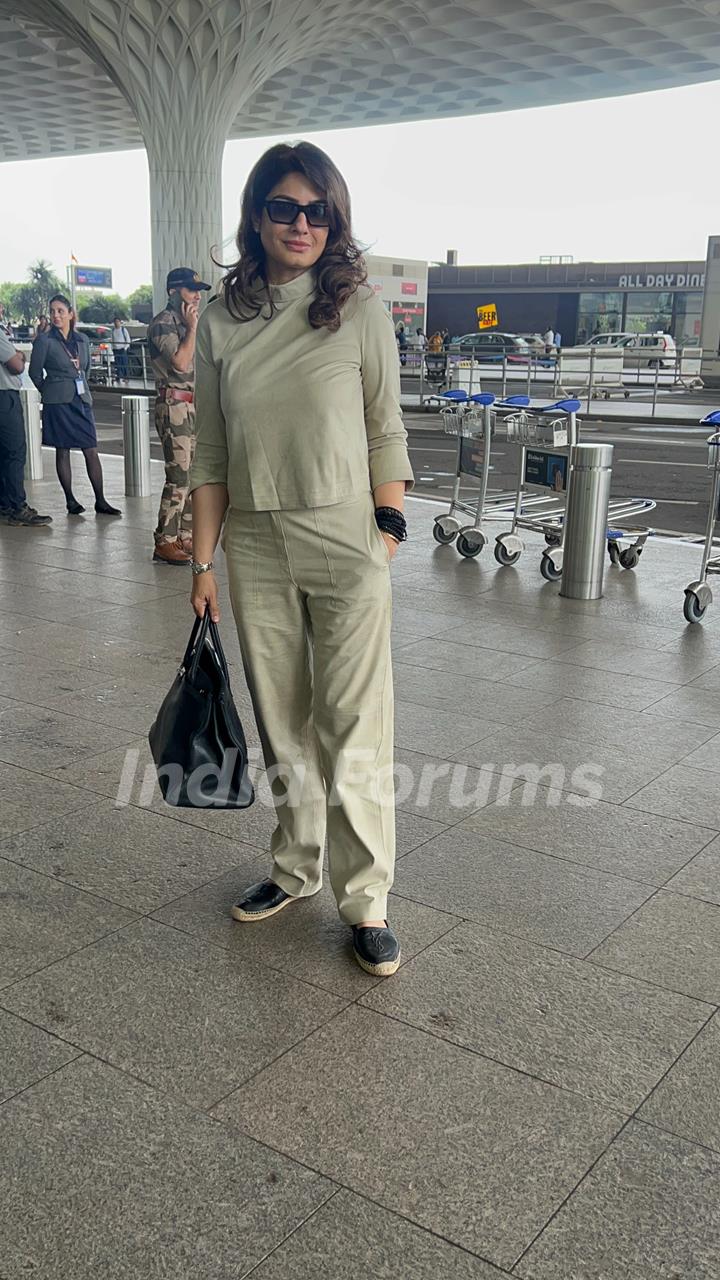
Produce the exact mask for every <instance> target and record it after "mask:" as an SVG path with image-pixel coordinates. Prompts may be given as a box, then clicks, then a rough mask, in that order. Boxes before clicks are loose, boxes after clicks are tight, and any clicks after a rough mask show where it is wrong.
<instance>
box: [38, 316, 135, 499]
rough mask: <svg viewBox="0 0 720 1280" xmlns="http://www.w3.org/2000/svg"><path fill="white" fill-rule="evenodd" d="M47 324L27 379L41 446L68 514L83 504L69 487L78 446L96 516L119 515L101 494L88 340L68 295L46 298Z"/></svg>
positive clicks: (39, 339)
mask: <svg viewBox="0 0 720 1280" xmlns="http://www.w3.org/2000/svg"><path fill="white" fill-rule="evenodd" d="M50 322H51V328H50V329H49V331H48V332H47V333H41V334H39V335H38V337H37V338H36V339H35V341H34V343H33V350H32V355H31V357H30V369H29V373H30V379H31V381H32V382H33V383H34V384H35V386H36V387H37V389H38V391H39V392H40V395H41V396H42V402H43V444H44V445H47V446H49V447H50V448H51V449H54V450H55V467H56V470H57V476H58V480H59V481H60V484H61V486H62V489H63V492H64V494H65V502H66V504H67V510H68V515H70V516H79V515H82V513H83V511H84V510H85V508H84V507H83V506H82V505H81V504H80V503H79V502H78V501H77V498H76V497H75V495H74V493H73V490H72V463H71V461H70V451H71V449H81V450H82V453H83V456H84V458H85V466H86V468H87V473H88V479H89V480H90V483H91V485H92V487H93V490H94V493H95V512H96V515H99V516H119V515H122V512H121V511H119V510H118V508H117V507H111V506H110V503H109V502H108V501H107V499H106V498H105V494H104V492H103V471H102V463H101V462H100V455H99V453H98V448H97V432H96V430H95V418H94V417H93V411H92V396H91V395H90V389H89V387H88V372H89V369H90V343H89V342H88V340H87V337H86V336H85V334H84V333H82V332H81V331H80V330H78V329H76V328H75V312H74V310H73V306H72V303H71V302H70V300H69V298H66V297H65V295H64V294H62V293H56V294H55V296H54V297H53V298H51V299H50Z"/></svg>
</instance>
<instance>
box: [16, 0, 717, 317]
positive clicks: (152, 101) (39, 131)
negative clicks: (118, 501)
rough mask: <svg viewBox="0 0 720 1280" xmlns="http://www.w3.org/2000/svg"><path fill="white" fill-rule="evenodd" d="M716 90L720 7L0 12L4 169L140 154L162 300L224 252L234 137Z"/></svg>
mask: <svg viewBox="0 0 720 1280" xmlns="http://www.w3.org/2000/svg"><path fill="white" fill-rule="evenodd" d="M718 77H720V0H674V2H671V0H396V3H394V4H390V3H388V0H363V3H362V4H360V5H358V4H354V3H352V2H351V0H24V3H23V4H22V6H18V5H17V0H0V156H1V157H2V158H3V159H5V160H20V159H31V158H34V157H45V156H55V155H64V154H68V153H72V154H78V153H82V152H96V151H109V150H121V149H126V148H129V147H139V146H143V145H144V146H145V147H146V149H147V153H148V162H149V168H150V194H151V210H152V224H153V225H152V232H153V262H154V278H155V283H156V290H157V291H158V292H159V294H160V295H162V293H163V290H162V284H161V282H162V279H163V277H164V274H165V271H166V268H167V266H168V265H169V264H171V263H175V262H176V261H180V260H183V261H185V260H187V261H190V262H193V263H196V264H197V265H198V267H200V268H201V269H203V270H206V269H207V266H208V263H209V249H210V246H211V245H212V244H218V243H219V242H220V238H221V229H220V207H221V206H220V176H221V162H222V151H223V147H224V145H225V141H226V140H227V138H239V137H251V136H253V135H255V136H258V135H259V136H264V135H268V134H283V135H285V136H292V137H296V136H297V135H299V134H302V133H305V132H308V131H310V130H317V129H333V128H343V127H349V126H357V125H368V124H380V123H386V122H397V121H403V120H420V119H431V118H432V119H437V118H442V117H450V116H460V115H473V114H477V113H480V112H486V111H506V110H510V109H513V108H518V107H530V106H543V105H548V104H550V103H558V102H569V101H578V100H580V99H588V98H599V97H610V96H614V95H620V94H627V93H637V92H639V91H641V90H648V89H662V88H667V87H670V86H673V85H681V84H689V83H692V82H694V81H702V80H713V79H717V78H718ZM435 162H436V167H437V166H438V165H439V164H440V163H441V157H435Z"/></svg>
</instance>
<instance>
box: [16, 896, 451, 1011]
mask: <svg viewBox="0 0 720 1280" xmlns="http://www.w3.org/2000/svg"><path fill="white" fill-rule="evenodd" d="M159 910H164V907H161V908H159ZM145 919H147V920H149V921H150V922H151V923H152V924H159V925H161V926H162V928H164V929H172V930H173V931H174V932H175V933H179V934H180V935H181V936H182V937H183V938H188V939H189V940H190V941H191V942H194V943H195V944H196V945H197V946H202V947H207V948H209V950H211V951H216V952H218V953H222V954H224V955H235V954H236V953H235V952H233V949H232V946H231V945H230V946H223V945H222V944H221V943H219V942H214V941H212V940H211V939H207V938H201V937H200V936H199V935H198V934H196V933H191V932H190V930H189V929H183V927H182V925H179V924H173V923H172V922H171V921H169V920H158V918H157V916H156V915H149V916H146V917H145ZM453 927H454V926H453ZM441 936H443V935H441ZM242 959H243V960H244V962H245V964H246V965H248V966H254V967H255V968H257V969H261V970H267V971H268V972H269V973H274V974H276V975H277V976H278V977H280V978H284V979H285V980H286V981H287V980H288V979H289V980H290V981H291V982H298V983H300V985H301V986H303V987H308V988H309V989H310V990H311V991H317V992H319V993H320V994H322V995H324V996H333V997H334V999H336V1000H343V1001H344V1002H345V1003H344V1005H343V1009H348V1008H349V1007H350V1005H352V1004H355V1003H357V1001H356V1000H355V999H351V998H350V997H349V996H347V995H345V994H343V995H341V994H340V993H339V992H338V991H336V990H335V989H334V988H333V987H324V986H322V985H321V984H320V983H319V982H313V981H312V980H311V979H310V978H300V977H298V975H297V974H295V973H290V972H288V970H287V969H281V968H280V966H279V965H278V964H271V963H270V961H269V960H264V959H258V958H257V957H256V956H253V958H252V960H247V959H246V958H245V957H242ZM380 982H382V978H378V979H377V982H375V983H373V984H372V986H371V987H369V988H368V990H372V989H373V987H375V986H377V985H378V983H380ZM363 994H364V993H363ZM1 999H2V990H1V989H0V1000H1ZM343 1009H340V1010H338V1011H337V1012H339V1013H342V1012H343ZM333 1016H334V1015H333ZM323 1025H324V1024H323Z"/></svg>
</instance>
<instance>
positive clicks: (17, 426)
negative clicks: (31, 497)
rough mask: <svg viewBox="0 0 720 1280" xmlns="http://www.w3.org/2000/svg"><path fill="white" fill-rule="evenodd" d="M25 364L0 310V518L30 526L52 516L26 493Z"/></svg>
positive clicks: (49, 521) (43, 521) (23, 357)
mask: <svg viewBox="0 0 720 1280" xmlns="http://www.w3.org/2000/svg"><path fill="white" fill-rule="evenodd" d="M24 368H25V356H24V355H23V353H22V351H16V350H15V348H14V346H13V344H12V342H11V341H10V338H9V337H8V334H7V330H6V327H5V325H4V324H3V317H2V311H0V520H1V521H3V523H5V524H13V525H25V526H27V527H30V528H31V527H33V526H35V525H41V524H51V523H52V516H40V515H38V513H37V511H36V510H35V508H34V507H29V506H28V503H27V498H26V497H25V487H24V484H23V472H24V470H25V457H26V453H27V445H26V443H25V423H24V421H23V411H22V405H21V403H20V387H21V385H22V383H21V378H20V375H21V374H22V371H23V369H24Z"/></svg>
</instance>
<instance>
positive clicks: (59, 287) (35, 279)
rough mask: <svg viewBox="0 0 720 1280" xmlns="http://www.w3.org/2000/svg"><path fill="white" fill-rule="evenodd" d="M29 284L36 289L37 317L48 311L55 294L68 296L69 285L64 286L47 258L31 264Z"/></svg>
mask: <svg viewBox="0 0 720 1280" xmlns="http://www.w3.org/2000/svg"><path fill="white" fill-rule="evenodd" d="M28 282H29V284H30V285H31V287H33V288H34V289H35V295H36V299H37V305H36V308H35V314H36V315H39V314H40V312H44V311H47V309H48V303H49V301H50V299H51V298H52V296H53V294H54V293H65V294H67V285H66V284H63V281H62V280H61V279H60V277H59V276H57V275H56V274H55V272H54V271H53V269H52V266H51V265H50V263H49V262H47V261H46V259H45V258H38V260H37V262H33V263H31V265H30V266H29V267H28Z"/></svg>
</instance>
